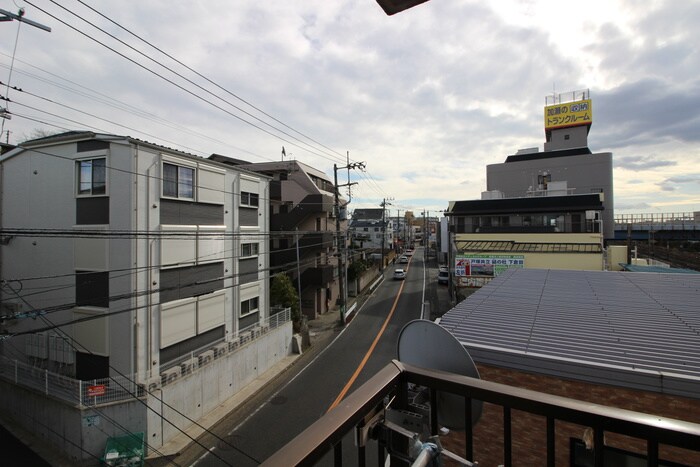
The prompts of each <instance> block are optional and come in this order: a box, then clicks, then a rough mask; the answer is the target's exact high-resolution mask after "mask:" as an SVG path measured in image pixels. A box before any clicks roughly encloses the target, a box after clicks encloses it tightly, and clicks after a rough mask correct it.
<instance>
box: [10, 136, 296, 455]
mask: <svg viewBox="0 0 700 467" xmlns="http://www.w3.org/2000/svg"><path fill="white" fill-rule="evenodd" d="M0 170H1V172H0V177H1V180H0V186H2V191H1V192H0V196H1V199H0V209H1V211H0V229H1V231H2V241H1V242H0V277H1V278H2V280H3V284H5V285H4V286H3V287H2V290H1V295H0V304H1V305H2V315H3V318H4V322H3V326H2V332H3V333H5V334H8V335H9V336H10V337H9V338H7V339H5V340H3V342H2V344H1V345H2V346H1V347H0V354H1V356H2V357H1V359H2V364H3V366H4V367H11V366H13V365H14V366H15V367H16V368H22V369H23V371H25V372H26V373H27V374H30V375H33V374H36V375H44V377H45V381H44V382H45V383H46V384H43V385H42V384H40V383H39V384H37V381H34V379H32V378H33V377H28V379H27V380H26V381H22V380H21V378H20V379H19V380H18V379H12V378H9V379H8V378H7V377H6V376H7V372H2V375H4V376H5V377H0V384H2V387H3V393H4V394H6V397H5V398H3V400H2V401H1V402H0V404H2V405H3V410H4V411H5V414H7V415H8V416H11V417H13V418H14V419H15V421H17V420H19V423H21V424H24V425H25V428H28V429H30V430H31V431H34V432H35V433H38V434H39V435H40V436H41V437H43V438H44V439H45V440H46V441H47V442H48V443H52V444H53V445H54V446H55V448H56V449H58V450H61V451H63V452H64V453H66V454H67V455H68V456H70V457H73V458H76V459H81V458H82V457H84V456H88V455H96V454H100V453H101V452H100V450H101V449H104V442H105V438H106V437H107V436H116V435H119V434H123V432H124V431H125V430H126V431H128V432H143V433H145V435H146V439H147V445H148V447H150V448H157V447H159V446H162V445H163V444H165V443H166V442H167V441H169V440H171V439H172V438H173V437H174V436H176V435H177V434H178V433H179V431H180V429H181V428H185V427H186V426H187V425H188V424H190V423H191V420H197V419H198V418H199V417H201V416H203V415H204V414H206V413H207V412H209V411H210V410H213V409H214V408H215V407H216V406H217V405H218V404H220V403H221V402H223V401H225V400H226V399H227V398H228V397H231V396H232V395H233V394H235V392H237V391H238V390H240V389H241V388H242V387H244V386H245V385H246V384H247V383H248V382H250V381H252V380H253V379H254V378H255V377H257V376H258V375H259V374H261V373H262V372H264V371H266V370H267V369H269V368H270V367H272V366H273V365H274V364H275V363H276V362H277V361H279V360H280V359H281V358H282V357H284V356H286V355H287V354H288V352H289V349H290V343H291V332H292V330H291V322H290V320H289V313H288V311H287V312H286V313H285V312H283V313H280V314H271V311H270V306H269V303H268V297H269V293H268V288H269V268H270V264H269V251H268V242H267V238H268V232H269V228H270V226H269V216H268V210H269V203H268V200H269V198H270V193H269V192H270V188H269V181H270V180H269V178H268V177H266V176H263V175H261V174H258V173H253V172H249V171H246V170H242V169H239V168H232V167H230V166H227V165H224V164H220V163H217V162H215V161H211V160H207V159H203V158H200V157H196V156H193V155H191V154H187V153H183V152H180V151H175V150H172V149H169V148H165V147H162V146H158V145H155V144H151V143H148V142H145V141H141V140H138V139H134V138H130V137H124V136H117V135H108V134H96V133H91V132H68V133H63V134H59V135H55V136H50V137H46V138H41V139H37V140H33V141H29V142H27V143H24V144H22V145H21V146H19V147H17V148H16V149H14V150H11V151H9V152H7V153H6V154H4V155H3V156H2V157H0ZM32 318H33V319H32ZM117 381H119V382H118V383H117ZM49 383H50V384H49ZM37 387H38V388H40V389H39V390H37ZM46 396H53V397H46ZM30 401H31V403H30ZM76 404H77V405H76ZM144 407H151V410H146V409H144ZM154 407H156V408H155V409H153V408H154ZM46 414H49V415H50V417H49V418H51V419H52V420H53V423H51V424H50V425H46V424H44V423H42V422H41V420H42V417H41V416H40V415H42V416H44V415H46ZM173 418H174V419H176V420H177V422H178V423H172V424H168V423H163V421H164V420H171V419H173ZM86 420H90V422H89V423H88V422H86ZM95 420H101V423H96V422H95ZM108 420H113V421H112V422H109V421H108ZM188 420H189V421H188ZM117 422H118V423H117ZM98 425H99V426H98Z"/></svg>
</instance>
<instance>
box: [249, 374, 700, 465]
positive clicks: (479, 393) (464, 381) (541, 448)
mask: <svg viewBox="0 0 700 467" xmlns="http://www.w3.org/2000/svg"><path fill="white" fill-rule="evenodd" d="M415 385H417V386H415ZM415 387H422V388H426V389H427V391H425V392H427V394H428V395H427V396H426V400H427V401H429V406H430V407H432V408H435V409H436V408H437V407H438V401H439V400H440V401H442V400H444V399H443V398H441V397H440V394H441V393H452V394H457V395H459V396H462V397H463V398H464V404H463V407H464V408H465V410H464V413H463V417H464V418H463V420H464V423H463V425H464V426H466V430H465V431H464V432H459V433H454V432H453V433H449V434H448V435H444V434H442V436H439V437H438V436H437V434H438V433H440V431H439V426H438V421H437V416H434V415H433V414H434V413H437V410H428V411H427V412H428V413H427V417H425V418H424V420H425V421H424V423H423V426H425V427H427V428H428V430H429V432H430V434H431V437H430V438H426V436H423V437H421V438H420V439H417V438H416V437H417V435H416V434H415V433H421V429H420V427H416V428H413V429H411V428H407V427H406V426H405V425H406V423H405V422H404V423H403V424H399V423H397V422H396V417H392V416H391V415H392V413H394V414H395V413H397V412H399V409H401V412H399V413H401V414H406V410H410V411H411V412H413V411H414V407H413V406H412V405H411V404H408V403H407V402H406V401H408V400H409V397H408V394H409V388H415ZM473 400H479V401H483V402H484V416H482V419H481V420H480V421H479V422H478V423H477V424H476V426H474V427H472V424H471V423H466V421H468V420H472V401H473ZM397 401H399V402H397ZM400 401H404V402H400ZM387 404H390V408H389V409H387V408H386V406H387ZM487 406H488V409H489V410H488V412H489V415H488V416H487V410H486V409H487ZM523 417H530V418H528V421H529V423H528V424H527V425H525V426H523V424H522V423H521V422H522V419H523ZM400 418H401V417H400ZM402 418H403V419H404V420H406V419H408V418H410V417H407V416H405V415H404V416H403V417H402ZM415 420H420V417H419V416H416V417H415ZM494 422H495V423H494ZM402 425H403V426H402ZM414 425H420V424H419V423H414ZM494 427H495V428H496V429H493V428H494ZM571 427H575V428H577V431H576V433H586V432H588V433H589V434H590V435H591V439H590V440H589V441H590V442H591V443H592V446H593V447H592V448H591V449H586V448H584V450H585V451H586V452H585V453H584V454H586V458H585V459H583V460H580V459H577V458H575V456H574V453H575V449H574V444H573V442H572V443H569V442H568V441H569V438H568V436H567V434H569V433H571V430H572V428H571ZM485 428H486V429H487V430H486V432H485V430H484V429H485ZM477 430H478V431H479V433H478V436H477V437H475V431H477ZM584 430H585V431H584ZM351 432H354V434H355V439H356V442H355V445H356V448H355V449H356V459H357V465H362V466H364V465H365V463H366V454H367V450H368V448H372V449H373V448H375V447H376V451H377V452H376V454H373V458H374V459H376V462H377V463H378V464H381V465H383V464H384V459H385V457H386V455H389V456H390V457H391V465H392V466H394V465H410V464H411V463H413V465H430V464H429V462H430V458H431V456H433V455H442V456H443V457H448V458H450V459H451V461H450V462H454V461H456V462H457V464H459V465H475V464H472V462H479V463H483V464H482V465H499V464H502V465H504V466H506V467H508V466H511V465H513V464H514V462H515V463H516V464H517V465H547V466H548V467H553V466H555V465H572V466H578V465H586V466H587V465H595V466H609V465H622V464H620V463H619V458H620V456H623V457H624V456H627V457H628V459H629V458H633V459H634V462H635V463H634V464H632V463H629V464H626V465H647V466H659V465H674V466H677V465H686V464H687V465H700V424H696V423H691V422H685V421H680V420H674V419H670V418H664V417H659V416H655V415H648V414H644V413H639V412H633V411H629V410H623V409H618V408H613V407H607V406H603V405H598V404H593V403H589V402H581V401H577V400H574V399H569V398H565V397H560V396H553V395H549V394H544V393H540V392H536V391H531V390H527V389H521V388H515V387H511V386H508V385H504V384H499V383H494V382H489V381H483V380H480V379H474V378H469V377H466V376H459V375H454V374H450V373H445V372H440V371H434V370H426V369H423V368H418V367H415V366H411V365H407V364H405V363H401V362H398V361H394V362H392V363H390V364H389V365H387V366H386V367H384V368H383V369H382V370H380V371H379V372H377V373H376V374H375V375H374V376H373V377H372V378H371V379H370V380H369V381H367V382H366V383H365V384H363V385H362V386H361V387H360V388H358V389H357V390H356V391H355V392H354V393H352V394H351V395H350V396H348V397H347V398H346V399H345V400H344V401H343V402H342V403H341V404H340V405H338V406H337V407H336V408H335V409H333V410H332V411H330V412H328V413H327V414H326V415H324V416H323V417H322V418H321V419H319V420H318V421H317V422H316V423H314V424H313V425H311V426H310V427H308V428H307V429H306V430H305V431H303V432H302V433H301V434H300V435H299V436H297V437H296V438H294V439H293V440H292V441H290V442H289V443H288V444H287V445H286V446H284V447H283V448H282V449H280V450H279V451H277V452H276V453H275V454H273V455H272V456H271V457H270V458H268V459H267V460H266V461H265V462H264V463H263V464H262V465H264V466H289V465H313V464H315V463H317V462H319V461H321V459H324V461H326V460H328V457H325V458H324V456H326V454H328V453H329V452H330V451H331V450H332V451H333V455H332V458H333V461H334V464H335V465H342V463H343V457H344V456H343V451H342V450H343V447H342V443H341V441H342V439H343V438H344V437H345V435H347V434H349V433H351ZM618 439H623V440H624V441H623V443H625V446H627V445H629V446H635V449H636V450H635V452H630V453H629V454H625V452H626V451H623V452H622V454H621V453H620V451H621V450H620V449H617V448H615V447H613V446H611V444H613V443H614V442H615V441H616V440H618ZM357 440H359V442H358V441H357ZM417 440H418V442H416V441H417ZM409 441H410V444H413V445H414V446H418V447H419V449H418V451H419V452H416V451H414V452H413V454H412V455H411V454H409V449H408V446H409ZM426 441H432V442H433V444H432V445H429V444H427V443H426ZM423 443H426V444H423ZM448 445H449V446H450V449H451V451H450V450H448V449H444V448H443V447H442V446H448ZM452 445H455V446H457V447H458V448H460V449H462V452H455V451H457V448H452V447H451V446H452ZM434 446H437V449H434V448H433V447H434ZM597 446H601V447H602V448H596V447H597ZM499 451H500V452H499ZM436 453H437V454H436ZM494 453H495V454H494ZM576 453H578V451H576ZM660 453H661V455H663V456H669V455H671V456H675V457H674V459H672V460H669V461H670V462H669V463H667V462H664V461H660ZM348 454H350V453H348ZM494 456H495V457H494ZM533 456H534V457H533ZM479 457H481V458H479ZM679 458H680V460H679ZM628 459H626V460H628ZM579 462H580V463H579ZM672 462H676V463H672ZM324 464H326V462H324ZM450 465H455V464H454V463H452V464H450Z"/></svg>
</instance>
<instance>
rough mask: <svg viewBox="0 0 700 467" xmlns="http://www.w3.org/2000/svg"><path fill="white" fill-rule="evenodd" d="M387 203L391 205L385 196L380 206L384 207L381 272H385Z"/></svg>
mask: <svg viewBox="0 0 700 467" xmlns="http://www.w3.org/2000/svg"><path fill="white" fill-rule="evenodd" d="M387 204H388V205H389V206H391V203H390V202H388V201H387V200H386V198H384V201H382V204H380V206H381V207H382V264H381V267H380V268H379V271H380V272H384V241H385V240H386V220H385V213H386V206H387Z"/></svg>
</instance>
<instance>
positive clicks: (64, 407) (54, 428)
mask: <svg viewBox="0 0 700 467" xmlns="http://www.w3.org/2000/svg"><path fill="white" fill-rule="evenodd" d="M291 345H292V323H291V322H288V323H285V324H284V325H282V326H280V327H278V328H276V329H272V330H270V331H269V332H268V333H266V334H264V335H263V336H261V337H260V338H258V339H256V340H254V341H252V342H250V343H249V344H247V345H245V346H243V347H240V348H239V349H238V350H237V351H236V352H233V353H230V354H227V355H226V356H224V357H221V358H219V359H216V360H214V361H212V362H211V363H209V364H208V365H207V366H205V367H202V368H200V369H198V370H197V371H196V372H194V373H192V374H191V375H188V376H185V377H182V378H181V379H179V380H176V381H174V382H172V383H170V384H168V385H167V386H164V387H162V388H159V389H157V390H155V391H153V392H152V394H151V395H150V396H149V397H147V398H144V399H141V400H136V399H132V400H127V401H124V402H118V403H114V404H109V405H101V406H99V407H94V408H92V407H91V408H81V407H79V406H72V405H69V404H67V403H65V402H63V401H60V400H57V399H53V398H51V397H50V396H47V395H45V394H43V393H38V392H35V391H32V390H29V389H25V388H23V387H20V386H15V385H13V384H10V383H7V382H5V381H4V380H2V379H0V391H2V394H3V397H2V398H0V413H2V420H3V423H4V424H7V423H8V422H9V423H12V424H14V425H17V426H20V427H21V428H22V429H24V430H26V431H28V432H30V433H32V434H34V435H35V436H36V437H37V438H38V440H39V441H40V442H43V443H45V444H46V445H47V446H50V449H52V450H54V451H58V452H61V453H63V455H64V456H66V457H68V458H70V459H73V460H76V461H84V462H86V463H87V464H88V465H97V459H96V458H99V457H101V456H102V455H103V453H104V448H105V444H106V441H107V438H108V437H110V436H121V435H124V434H127V433H129V432H131V433H136V432H144V433H145V434H146V437H145V439H146V443H147V446H148V447H149V448H150V449H151V450H153V449H159V448H161V447H162V446H163V444H165V443H167V442H168V441H169V440H170V439H172V438H173V437H174V436H176V435H179V434H180V433H181V430H185V429H187V428H188V427H190V426H192V425H193V423H192V422H191V421H190V420H188V418H189V419H192V420H198V419H200V418H201V417H202V416H204V415H206V414H207V413H209V412H211V411H212V410H215V409H216V408H217V407H218V406H219V405H220V404H221V403H223V402H224V401H226V400H227V399H228V398H230V397H232V396H234V395H235V394H237V393H238V392H239V391H241V390H242V389H243V388H244V387H245V386H246V385H248V384H250V383H251V382H252V381H253V380H254V379H255V378H257V377H259V376H260V375H262V374H263V373H265V372H266V371H267V370H269V369H270V368H272V367H273V366H274V365H275V364H277V363H278V362H279V361H280V360H282V359H283V358H284V357H286V356H287V355H289V354H290V353H291ZM225 415H226V414H225V413H222V414H221V416H222V417H223V416H225Z"/></svg>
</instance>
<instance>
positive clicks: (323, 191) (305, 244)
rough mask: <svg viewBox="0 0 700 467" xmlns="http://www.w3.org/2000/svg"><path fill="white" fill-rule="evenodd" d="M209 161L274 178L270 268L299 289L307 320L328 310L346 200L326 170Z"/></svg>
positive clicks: (291, 163) (335, 293)
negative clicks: (337, 234)
mask: <svg viewBox="0 0 700 467" xmlns="http://www.w3.org/2000/svg"><path fill="white" fill-rule="evenodd" d="M210 159H213V160H217V161H220V162H223V163H226V164H233V165H234V166H236V167H238V168H240V169H242V170H248V171H252V172H256V173H261V174H264V175H266V176H269V177H271V179H272V180H271V181H270V204H271V207H270V257H271V259H270V268H271V271H272V273H273V274H274V273H278V272H282V273H285V274H287V275H288V276H289V277H290V278H291V279H292V283H293V284H294V285H295V286H296V285H297V284H299V285H300V287H301V291H300V295H301V308H302V313H303V314H304V315H305V316H306V317H307V318H309V319H314V318H316V317H317V316H318V315H320V314H323V313H327V312H328V311H330V310H331V309H332V308H333V307H334V306H335V304H336V302H337V301H338V298H339V295H340V283H339V280H340V279H339V277H340V275H339V270H338V263H339V261H338V260H339V255H338V242H337V241H336V228H338V229H339V231H340V232H339V233H340V234H341V235H344V234H345V232H346V231H347V219H346V218H345V215H344V213H345V208H344V206H345V204H346V201H345V200H344V199H342V198H339V205H340V206H341V209H340V216H341V217H340V219H339V222H338V225H336V220H337V219H336V209H335V199H334V198H335V186H334V185H333V182H331V180H330V179H329V177H328V176H327V175H326V174H324V173H323V172H322V171H320V170H317V169H315V168H313V167H310V166H309V165H307V164H304V163H302V162H299V161H296V160H287V161H279V162H259V163H252V164H251V163H246V162H244V161H236V160H233V159H230V158H226V157H224V156H219V155H214V156H210Z"/></svg>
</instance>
